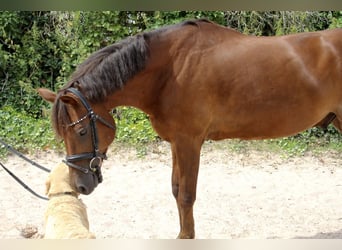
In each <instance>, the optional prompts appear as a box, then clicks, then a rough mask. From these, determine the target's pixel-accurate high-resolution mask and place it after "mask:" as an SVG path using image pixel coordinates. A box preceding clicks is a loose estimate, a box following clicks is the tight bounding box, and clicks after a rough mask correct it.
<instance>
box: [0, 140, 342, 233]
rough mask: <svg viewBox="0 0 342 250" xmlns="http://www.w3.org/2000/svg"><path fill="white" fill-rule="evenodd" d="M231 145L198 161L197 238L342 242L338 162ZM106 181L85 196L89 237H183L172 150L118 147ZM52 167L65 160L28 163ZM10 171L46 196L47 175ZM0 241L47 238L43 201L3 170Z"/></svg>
mask: <svg viewBox="0 0 342 250" xmlns="http://www.w3.org/2000/svg"><path fill="white" fill-rule="evenodd" d="M227 144H229V141H224V142H215V143H206V144H205V145H204V147H203V150H202V153H201V167H200V172H199V180H198V188H197V200H196V203H195V207H194V216H195V223H196V225H195V226H196V238H200V239H203V238H205V239H290V238H305V239H314V238H329V239H335V238H342V209H341V207H342V168H341V162H342V160H341V159H340V157H339V156H338V154H337V153H334V152H326V153H323V154H320V155H313V154H311V153H307V154H306V155H305V156H303V157H290V158H289V157H284V156H283V155H282V154H279V153H274V152H266V151H256V150H247V151H243V152H239V151H232V150H229V149H227V147H226V145H227ZM108 156H109V159H108V160H107V161H105V163H104V166H103V176H104V181H103V183H101V184H100V185H99V186H98V187H97V188H96V189H95V191H94V192H93V193H92V194H90V195H88V196H81V198H82V200H83V201H84V203H85V204H86V205H87V207H88V216H89V221H90V229H91V231H92V232H94V233H95V234H96V236H97V238H100V239H103V238H114V239H173V238H175V237H176V236H177V234H178V230H179V223H178V212H177V207H176V203H175V200H174V198H173V196H172V194H171V153H170V149H169V145H168V144H167V143H165V142H161V143H158V144H156V145H153V146H150V147H149V148H148V150H147V155H146V156H145V157H142V158H139V157H137V152H136V150H135V149H133V148H126V147H125V148H120V146H119V145H115V143H114V145H113V146H112V148H111V150H110V152H109V153H108ZM29 157H31V158H32V159H33V160H36V161H37V162H39V163H40V164H42V165H44V166H46V167H48V168H52V167H53V166H55V165H56V164H58V163H59V162H60V161H61V159H62V158H63V155H60V154H56V153H54V152H49V151H46V152H45V151H44V152H37V153H36V154H33V155H30V156H29ZM5 165H6V166H7V167H8V168H9V169H11V171H13V172H14V173H15V174H16V175H17V176H18V177H20V178H21V179H22V180H24V181H25V182H26V184H27V185H28V186H30V187H31V188H33V189H34V190H35V191H36V192H38V193H39V194H42V195H43V194H44V191H45V186H44V182H45V178H46V176H47V173H45V172H42V171H41V170H39V169H37V168H34V167H33V166H31V165H30V164H29V163H26V162H24V161H23V160H22V159H20V158H19V157H16V156H9V157H8V159H7V161H6V162H5ZM0 197H1V199H0V208H1V209H0V220H1V223H0V238H2V239H9V238H12V239H13V238H14V239H19V238H25V237H30V236H31V234H30V233H32V234H34V233H35V234H34V235H33V236H32V237H33V238H36V237H40V235H42V234H43V233H44V229H43V216H44V211H45V208H46V201H44V200H40V199H38V198H36V197H34V196H33V195H31V194H30V193H28V192H27V191H26V190H24V188H23V187H21V186H19V185H18V184H17V183H16V182H15V181H14V180H13V179H12V178H11V177H10V176H9V175H8V174H7V173H6V172H5V171H3V170H2V169H0Z"/></svg>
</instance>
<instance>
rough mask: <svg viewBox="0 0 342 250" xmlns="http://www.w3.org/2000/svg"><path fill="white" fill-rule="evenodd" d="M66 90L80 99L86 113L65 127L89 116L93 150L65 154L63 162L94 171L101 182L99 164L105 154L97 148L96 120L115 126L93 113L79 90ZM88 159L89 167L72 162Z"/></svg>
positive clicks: (82, 169) (111, 126)
mask: <svg viewBox="0 0 342 250" xmlns="http://www.w3.org/2000/svg"><path fill="white" fill-rule="evenodd" d="M66 91H67V92H71V93H72V94H74V95H76V96H77V97H78V99H79V100H80V101H81V103H82V105H83V106H84V107H85V109H86V110H87V114H86V115H85V116H83V117H82V118H80V119H79V120H77V121H75V122H72V123H70V124H68V125H67V127H73V126H75V125H77V124H79V123H81V122H82V121H84V120H85V119H86V118H89V120H90V127H91V137H92V144H93V152H88V153H81V154H74V155H67V156H66V157H65V160H63V162H64V163H65V164H67V165H68V166H69V167H72V168H74V169H77V170H79V171H81V172H83V173H84V174H88V173H96V174H97V177H98V180H99V183H101V182H102V179H103V178H102V174H101V169H100V168H101V165H102V161H103V160H105V159H107V156H106V154H105V153H101V152H100V150H99V138H98V133H97V126H96V122H97V121H99V122H101V123H102V124H104V125H105V126H107V127H109V128H111V129H113V130H115V127H114V126H113V125H111V124H110V123H109V122H107V121H106V120H105V119H103V118H102V117H101V116H99V115H98V114H95V113H94V111H93V109H92V108H91V106H90V105H89V103H88V102H87V100H86V99H85V97H84V96H83V95H82V93H81V92H80V91H78V90H77V89H75V88H68V89H66ZM88 159H90V162H89V168H84V167H81V166H79V165H77V164H75V163H74V162H76V161H81V160H88Z"/></svg>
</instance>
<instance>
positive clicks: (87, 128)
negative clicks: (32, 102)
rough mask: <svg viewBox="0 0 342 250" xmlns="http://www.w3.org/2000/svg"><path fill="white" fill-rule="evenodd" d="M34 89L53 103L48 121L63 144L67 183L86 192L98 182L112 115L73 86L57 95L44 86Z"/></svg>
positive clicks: (110, 137) (110, 135) (112, 128)
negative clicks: (69, 181)
mask: <svg viewBox="0 0 342 250" xmlns="http://www.w3.org/2000/svg"><path fill="white" fill-rule="evenodd" d="M38 92H39V94H40V95H41V96H42V97H43V98H44V99H45V100H47V101H50V102H53V103H54V106H53V114H52V120H53V124H54V128H55V130H56V132H57V134H58V135H59V136H60V137H62V139H63V140H64V143H65V148H66V152H67V156H66V158H65V160H64V162H65V163H66V164H67V165H68V166H69V168H70V178H71V183H72V184H73V185H74V188H75V189H76V190H77V191H78V192H79V193H81V194H90V193H91V192H92V191H93V190H94V189H95V187H96V186H97V185H98V184H99V183H101V182H102V174H101V166H102V162H103V160H104V159H106V152H107V149H108V146H109V145H110V144H111V142H112V141H113V140H114V137H115V122H114V119H113V117H112V116H111V115H110V113H109V110H107V109H106V108H105V107H104V104H95V103H89V102H88V101H87V100H86V98H85V97H84V96H83V94H82V93H81V92H80V91H79V90H77V89H75V88H68V89H65V90H62V91H60V92H59V93H58V94H55V93H53V92H52V91H50V90H47V89H39V90H38Z"/></svg>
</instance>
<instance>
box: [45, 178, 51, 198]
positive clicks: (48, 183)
mask: <svg viewBox="0 0 342 250" xmlns="http://www.w3.org/2000/svg"><path fill="white" fill-rule="evenodd" d="M50 186H51V178H50V175H49V176H48V178H47V179H46V181H45V194H46V195H49V192H50Z"/></svg>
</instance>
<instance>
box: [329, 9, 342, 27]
mask: <svg viewBox="0 0 342 250" xmlns="http://www.w3.org/2000/svg"><path fill="white" fill-rule="evenodd" d="M330 17H331V24H330V28H342V11H335V12H332V13H331V15H330Z"/></svg>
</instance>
